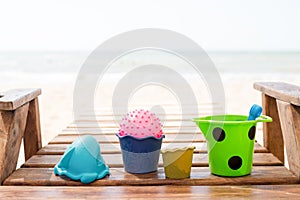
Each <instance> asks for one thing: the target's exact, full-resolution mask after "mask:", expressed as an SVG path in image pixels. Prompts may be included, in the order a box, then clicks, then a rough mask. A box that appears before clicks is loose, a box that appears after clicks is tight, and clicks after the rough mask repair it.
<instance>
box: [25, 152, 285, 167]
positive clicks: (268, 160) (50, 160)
mask: <svg viewBox="0 0 300 200" xmlns="http://www.w3.org/2000/svg"><path fill="white" fill-rule="evenodd" d="M102 157H103V159H104V160H105V162H106V164H107V165H108V166H110V167H117V168H121V167H123V161H122V155H121V154H103V155H102ZM60 158H61V155H34V156H32V157H31V158H30V159H29V160H27V161H26V162H25V163H24V165H23V167H32V168H33V167H35V168H45V167H54V166H55V164H56V163H58V162H59V160H60ZM162 164H163V163H162V159H161V157H160V159H159V166H163V165H162ZM253 165H255V166H271V165H282V163H281V162H280V161H279V160H278V159H277V158H276V157H275V156H274V155H273V154H271V153H256V154H254V156H253ZM193 166H195V167H207V166H208V155H207V154H204V153H203V154H194V156H193Z"/></svg>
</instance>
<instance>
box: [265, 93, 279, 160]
mask: <svg viewBox="0 0 300 200" xmlns="http://www.w3.org/2000/svg"><path fill="white" fill-rule="evenodd" d="M262 105H263V114H264V115H267V116H270V117H272V119H273V122H272V123H263V140H264V146H265V147H266V148H267V149H268V150H269V151H270V152H271V153H273V154H274V155H275V156H276V157H277V158H278V159H279V160H280V161H281V162H282V163H284V143H283V136H282V131H281V126H280V120H279V116H278V109H277V103H276V99H275V98H273V97H270V96H268V95H266V94H262Z"/></svg>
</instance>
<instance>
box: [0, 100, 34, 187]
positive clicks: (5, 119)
mask: <svg viewBox="0 0 300 200" xmlns="http://www.w3.org/2000/svg"><path fill="white" fill-rule="evenodd" d="M28 107H29V104H28V103H26V104H24V105H23V106H21V107H19V108H18V109H17V110H14V111H2V112H0V115H1V118H0V120H1V121H2V122H1V123H0V124H1V126H2V127H0V184H1V183H2V181H3V180H4V179H5V178H6V177H7V176H8V175H10V174H11V173H12V172H13V171H14V170H15V169H16V166H17V161H18V156H19V150H20V146H21V142H22V137H23V133H24V130H25V125H26V118H27V113H28Z"/></svg>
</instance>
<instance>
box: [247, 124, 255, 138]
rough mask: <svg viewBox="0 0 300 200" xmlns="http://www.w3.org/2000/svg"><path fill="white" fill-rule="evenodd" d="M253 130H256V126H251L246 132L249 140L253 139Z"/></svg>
mask: <svg viewBox="0 0 300 200" xmlns="http://www.w3.org/2000/svg"><path fill="white" fill-rule="evenodd" d="M255 131H256V127H255V126H252V127H251V128H250V130H249V132H248V137H249V139H250V140H253V139H254V137H255Z"/></svg>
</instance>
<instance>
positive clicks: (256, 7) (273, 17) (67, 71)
mask: <svg viewBox="0 0 300 200" xmlns="http://www.w3.org/2000/svg"><path fill="white" fill-rule="evenodd" d="M299 10H300V1H297V0H264V1H261V0H251V1H250V0H249V1H238V0H227V1H217V0H210V1H201V0H190V1H184V2H183V1H179V0H164V1H139V0H126V1H116V0H110V1H105V2H104V1H96V0H95V1H92V0H85V1H78V0H72V1H63V0H60V1H56V0H51V1H48V0H46V1H38V0H27V1H16V0H11V1H1V4H0V91H5V90H9V89H12V88H24V87H31V88H42V92H43V94H42V96H41V97H40V109H41V120H42V121H41V122H42V132H43V144H44V145H45V144H46V142H48V141H49V140H50V139H52V138H53V137H54V136H55V135H56V134H58V133H59V132H60V131H61V130H62V129H63V128H64V127H65V126H66V125H67V124H68V123H69V122H71V121H72V119H73V110H72V106H73V89H74V84H75V81H76V77H77V74H78V72H79V70H80V67H81V66H82V64H83V63H84V61H85V60H86V59H87V57H88V55H89V54H90V53H91V52H92V51H93V50H94V49H95V48H96V47H98V46H99V45H100V44H101V43H103V42H104V41H106V40H107V39H109V38H111V37H113V36H115V35H117V34H120V33H123V32H126V31H131V30H133V29H139V28H161V29H169V30H172V31H176V32H178V33H181V34H183V35H185V36H187V37H188V38H190V39H192V40H194V41H195V42H197V43H198V44H199V45H200V46H201V47H202V48H203V49H204V50H205V51H206V52H207V53H208V55H209V57H210V58H211V59H212V61H213V62H214V64H215V66H216V68H217V69H218V71H219V73H220V76H221V78H222V81H223V85H224V91H225V95H226V104H225V105H226V112H227V113H240V114H246V113H248V109H249V108H250V106H251V105H252V104H253V103H260V93H259V92H257V91H255V90H254V89H253V88H252V87H253V86H252V85H253V82H255V81H286V82H291V83H294V84H300V79H299V77H300V76H299V75H300V37H299V35H300V27H299V20H300V12H299ZM136 62H139V61H138V60H136V59H134V58H132V57H131V58H123V60H122V62H121V63H122V64H123V65H125V66H126V65H128V66H130V65H133V64H136ZM108 84H109V83H108ZM104 87H107V85H106V86H104ZM108 87H109V86H108ZM98 95H101V91H99V92H98ZM136 96H138V95H136ZM136 98H137V97H136ZM164 98H166V99H167V100H168V98H170V101H171V100H172V98H173V97H172V95H169V96H168V95H166V96H165V97H164ZM200 98H201V97H200ZM107 99H108V101H109V100H110V98H109V97H107ZM99 101H100V100H99ZM137 101H138V100H137ZM140 101H143V98H142V95H140ZM241 102H242V103H241Z"/></svg>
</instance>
